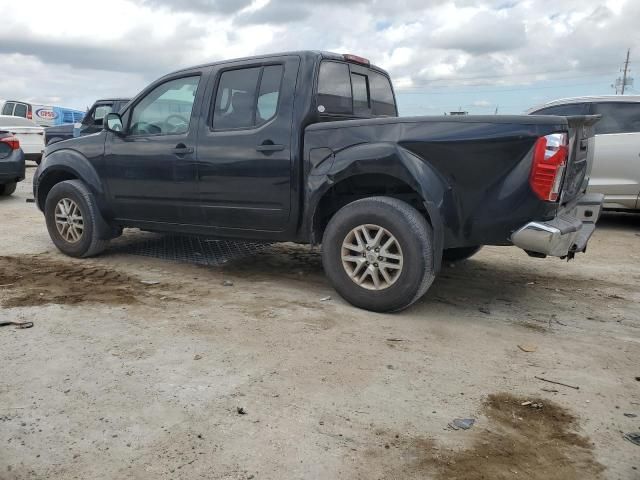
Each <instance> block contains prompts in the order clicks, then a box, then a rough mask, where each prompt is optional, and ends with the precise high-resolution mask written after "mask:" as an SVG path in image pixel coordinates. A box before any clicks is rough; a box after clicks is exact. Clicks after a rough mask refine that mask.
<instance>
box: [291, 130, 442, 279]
mask: <svg viewBox="0 0 640 480" xmlns="http://www.w3.org/2000/svg"><path fill="white" fill-rule="evenodd" d="M333 157H334V158H333V159H332V160H331V162H332V163H331V166H330V167H329V168H328V172H327V173H326V174H318V173H317V172H314V171H313V170H312V171H310V172H309V175H308V176H307V189H306V201H305V215H304V217H303V218H304V221H305V224H304V225H303V231H306V232H308V234H309V238H311V239H313V240H316V241H317V240H318V239H314V232H313V226H314V218H315V216H316V214H317V209H318V205H319V203H320V200H321V199H322V197H323V196H324V195H325V193H327V191H329V189H330V188H331V187H333V186H334V185H336V184H338V183H340V182H342V181H344V180H346V179H347V178H350V177H353V176H357V175H366V174H380V175H386V176H390V177H393V178H395V179H397V180H399V181H402V182H404V183H405V184H406V185H408V186H409V187H410V188H411V189H413V190H414V191H415V192H416V193H417V194H418V195H419V196H420V197H421V199H422V202H423V204H424V207H425V209H426V211H427V213H428V215H429V220H430V222H431V226H432V228H433V237H434V238H433V240H434V249H435V252H436V259H435V260H436V263H435V265H436V266H438V267H439V265H440V255H441V252H442V248H443V245H444V225H443V218H445V216H446V211H447V210H448V209H449V208H450V205H451V204H452V203H451V202H450V201H449V200H450V198H451V190H450V188H449V186H448V184H447V182H446V181H445V179H444V178H443V177H442V176H441V175H440V174H439V173H438V172H437V171H436V170H435V169H434V168H432V167H431V165H429V163H428V162H426V161H425V160H423V159H422V158H420V157H419V156H417V155H416V154H414V153H413V152H411V151H409V150H407V149H405V148H402V147H401V146H399V145H397V144H394V143H387V142H381V143H363V144H358V145H353V146H350V147H347V148H345V149H342V150H340V151H337V152H334V155H333ZM323 168H324V169H326V168H327V167H326V166H325V167H323Z"/></svg>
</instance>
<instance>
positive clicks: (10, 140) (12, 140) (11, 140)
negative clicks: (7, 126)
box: [0, 137, 20, 150]
mask: <svg viewBox="0 0 640 480" xmlns="http://www.w3.org/2000/svg"><path fill="white" fill-rule="evenodd" d="M0 142H2V143H6V144H7V145H9V148H11V150H17V149H19V148H20V140H18V137H5V138H0Z"/></svg>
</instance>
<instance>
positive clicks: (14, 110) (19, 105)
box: [0, 100, 84, 127]
mask: <svg viewBox="0 0 640 480" xmlns="http://www.w3.org/2000/svg"><path fill="white" fill-rule="evenodd" d="M0 115H10V116H13V117H22V118H26V119H29V120H33V121H34V122H35V123H36V124H38V125H40V126H41V127H52V126H54V125H63V124H65V123H77V122H81V121H82V119H83V117H84V112H82V111H80V110H74V109H72V108H66V107H58V106H56V105H41V104H36V103H28V102H21V101H17V100H7V101H6V102H5V103H4V106H3V107H2V110H1V111H0Z"/></svg>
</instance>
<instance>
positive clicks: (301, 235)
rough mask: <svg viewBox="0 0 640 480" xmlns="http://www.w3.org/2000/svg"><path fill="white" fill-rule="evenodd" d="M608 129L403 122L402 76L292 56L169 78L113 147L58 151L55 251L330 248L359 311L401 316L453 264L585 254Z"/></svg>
mask: <svg viewBox="0 0 640 480" xmlns="http://www.w3.org/2000/svg"><path fill="white" fill-rule="evenodd" d="M596 121H597V117H589V116H581V117H568V118H567V117H556V116H466V117H459V116H455V117H454V116H449V117H446V116H445V117H406V118H402V117H398V116H397V108H396V102H395V95H394V92H393V88H392V85H391V82H390V80H389V77H388V75H387V73H386V72H385V71H384V70H382V69H380V68H377V67H375V66H374V65H371V64H370V63H369V61H367V60H366V59H363V58H361V57H357V56H353V55H338V54H334V53H326V52H313V51H304V52H292V53H282V54H274V55H264V56H258V57H252V58H244V59H239V60H229V61H223V62H218V63H213V64H208V65H200V66H197V67H193V68H187V69H184V70H180V71H177V72H175V73H172V74H169V75H166V76H165V77H163V78H161V79H159V80H157V81H156V82H154V83H153V84H151V85H150V86H149V87H148V88H146V89H145V90H144V91H142V92H141V93H140V94H139V95H137V96H136V97H135V98H134V99H133V100H132V101H131V102H130V103H129V104H128V105H127V106H126V108H125V109H124V110H123V111H122V112H120V114H116V113H110V114H108V115H107V116H106V117H105V122H104V123H105V128H104V130H102V131H100V132H99V133H96V134H93V135H88V136H84V137H79V138H75V139H73V140H70V141H66V142H62V143H59V144H54V145H52V146H49V147H47V149H46V151H45V158H44V160H43V161H42V163H41V165H40V166H39V168H38V170H37V172H36V175H35V177H34V195H35V198H36V202H37V205H38V207H39V208H40V209H41V210H42V211H43V212H44V215H45V218H46V223H47V228H48V230H49V234H50V236H51V239H52V240H53V242H54V243H55V245H56V246H57V247H58V248H59V249H60V250H61V251H62V252H64V253H66V254H68V255H71V256H75V257H88V256H91V255H96V254H97V253H99V252H100V251H101V250H103V249H104V248H105V247H106V245H107V242H108V241H109V239H110V238H114V237H115V236H117V235H119V234H120V232H122V228H124V227H138V228H141V229H143V230H149V231H160V232H180V233H184V234H192V235H202V236H208V237H215V238H230V239H251V240H256V239H257V240H264V241H292V242H300V243H312V244H320V243H321V244H322V259H323V265H324V269H325V272H326V274H327V276H328V277H329V279H330V281H331V283H332V284H333V286H334V287H335V289H336V290H337V291H338V292H339V293H340V294H341V295H342V296H343V297H344V298H345V299H347V300H348V301H349V302H351V303H352V304H354V305H356V306H358V307H362V308H365V309H369V310H374V311H397V310H401V309H403V308H405V307H407V306H409V305H411V304H412V303H413V302H415V301H416V300H417V299H419V298H420V297H421V296H422V295H423V294H424V293H425V292H426V291H427V289H428V288H429V286H430V285H431V283H432V282H433V280H434V278H435V276H436V274H437V273H438V271H439V270H440V265H441V263H442V260H443V258H444V259H446V260H448V261H455V260H460V259H464V258H468V257H470V256H471V255H473V254H474V253H475V252H477V251H478V249H479V248H480V246H482V245H516V246H518V247H520V248H522V249H523V250H525V251H526V252H527V253H528V254H529V255H531V256H533V257H544V256H547V255H552V256H557V257H560V258H566V257H568V258H572V257H573V256H574V254H575V253H577V252H582V251H584V250H585V248H586V245H587V241H588V239H589V237H590V236H591V234H592V233H593V231H594V228H595V222H596V220H597V219H598V216H599V214H600V208H601V205H602V196H600V195H592V196H586V195H585V190H586V187H587V184H588V181H589V172H590V169H591V161H592V159H591V155H590V153H591V151H592V149H590V148H589V142H590V139H591V138H592V136H593V134H592V125H593V124H594V123H595V122H596Z"/></svg>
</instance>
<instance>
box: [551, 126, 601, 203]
mask: <svg viewBox="0 0 640 480" xmlns="http://www.w3.org/2000/svg"><path fill="white" fill-rule="evenodd" d="M598 120H600V115H576V116H572V117H567V123H568V124H569V162H568V164H567V170H566V173H565V177H564V180H563V183H562V196H561V197H560V204H561V205H566V204H569V203H572V202H573V201H574V200H576V199H578V198H579V197H581V196H582V195H584V193H585V192H586V190H587V186H588V185H589V176H590V175H591V167H592V166H593V134H594V128H593V127H594V125H595V124H596V122H597V121H598Z"/></svg>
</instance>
